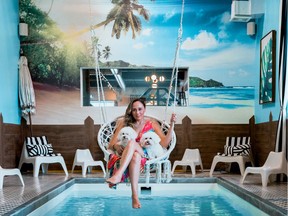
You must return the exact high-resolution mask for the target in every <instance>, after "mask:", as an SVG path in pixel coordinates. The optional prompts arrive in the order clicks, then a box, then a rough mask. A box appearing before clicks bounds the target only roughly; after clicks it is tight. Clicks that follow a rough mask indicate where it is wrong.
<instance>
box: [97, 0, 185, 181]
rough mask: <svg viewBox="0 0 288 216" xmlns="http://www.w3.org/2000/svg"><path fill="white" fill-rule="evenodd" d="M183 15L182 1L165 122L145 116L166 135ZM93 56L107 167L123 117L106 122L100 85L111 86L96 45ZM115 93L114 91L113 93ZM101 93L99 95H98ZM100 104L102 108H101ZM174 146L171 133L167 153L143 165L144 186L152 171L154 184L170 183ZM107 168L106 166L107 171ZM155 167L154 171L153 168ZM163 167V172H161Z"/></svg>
mask: <svg viewBox="0 0 288 216" xmlns="http://www.w3.org/2000/svg"><path fill="white" fill-rule="evenodd" d="M183 14H184V0H183V1H182V10H181V19H180V27H179V30H178V38H177V44H176V52H175V56H174V62H173V71H172V75H171V82H170V87H169V94H168V97H167V102H166V108H165V120H164V121H163V120H162V121H161V120H159V119H157V118H156V117H153V116H146V117H148V118H150V119H151V120H155V121H157V122H158V123H159V125H160V126H161V129H162V132H163V133H164V134H165V135H166V134H167V132H168V130H169V128H170V126H169V124H167V123H166V117H167V107H168V106H169V102H170V101H169V98H170V95H171V90H172V87H173V83H174V85H175V88H174V89H175V95H176V89H177V88H176V87H177V77H178V65H177V62H178V57H179V49H180V42H181V38H182V22H183ZM94 49H95V50H94V54H95V65H96V67H95V72H96V73H95V75H96V82H97V91H98V101H99V104H100V113H101V119H102V122H104V123H103V124H102V125H101V128H100V129H99V131H98V136H97V141H98V145H99V147H100V148H101V150H102V151H103V153H104V160H105V161H106V163H107V164H106V165H108V161H109V155H110V154H111V153H110V152H109V151H108V149H107V148H108V145H109V142H110V140H111V138H112V136H113V134H114V131H115V129H116V125H117V121H118V120H120V119H121V118H123V116H120V117H117V118H116V119H114V120H112V121H107V119H106V116H107V115H106V110H105V96H104V90H103V85H102V80H104V81H105V82H107V83H108V87H109V86H110V87H109V88H111V89H112V90H113V88H112V86H111V85H110V83H109V82H108V81H107V79H105V76H104V75H103V74H102V73H101V71H100V68H99V62H98V56H97V53H98V52H97V45H95V46H94ZM115 92H116V91H115ZM100 93H101V94H100ZM101 104H102V106H101ZM175 105H176V97H174V103H173V107H174V110H173V113H175ZM175 146H176V135H175V132H174V131H172V139H171V141H170V143H169V145H168V148H167V151H166V152H165V153H164V154H163V155H162V156H161V157H158V158H155V159H150V160H147V161H146V163H145V168H144V169H145V170H144V171H145V172H144V173H145V182H146V185H148V184H149V182H150V172H151V171H152V170H153V171H154V170H155V171H156V183H161V182H166V183H168V182H170V181H171V179H172V178H171V162H170V160H169V156H170V154H171V152H172V151H173V149H174V148H175ZM107 167H108V166H106V169H107ZM154 167H156V169H155V168H154ZM162 167H163V170H162Z"/></svg>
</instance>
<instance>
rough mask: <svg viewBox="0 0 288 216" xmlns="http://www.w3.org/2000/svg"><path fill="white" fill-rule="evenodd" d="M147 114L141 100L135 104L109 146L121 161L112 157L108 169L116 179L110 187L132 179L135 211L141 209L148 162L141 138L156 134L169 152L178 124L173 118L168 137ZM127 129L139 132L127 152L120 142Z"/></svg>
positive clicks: (173, 117) (120, 123)
mask: <svg viewBox="0 0 288 216" xmlns="http://www.w3.org/2000/svg"><path fill="white" fill-rule="evenodd" d="M145 111H146V104H145V102H144V100H143V99H141V98H138V99H135V100H133V101H132V102H131V103H130V104H129V106H128V107H127V109H126V113H125V116H124V119H122V120H119V122H117V128H116V130H115V133H114V135H113V137H112V139H111V141H110V143H109V146H108V149H110V150H112V151H113V152H118V154H119V155H121V157H118V156H117V155H116V154H113V153H112V154H111V155H110V157H109V163H108V169H109V171H110V174H112V176H111V177H110V178H108V179H107V180H106V182H107V183H109V186H110V187H113V186H115V185H116V184H118V183H120V182H124V181H125V180H126V179H127V178H128V173H129V178H130V182H131V190H132V207H133V208H141V204H140V201H139V198H138V180H139V176H140V170H141V168H142V169H143V168H144V165H145V162H146V160H147V159H146V158H145V156H144V151H143V149H142V147H141V146H140V144H139V141H140V139H141V136H142V134H143V133H145V132H147V131H151V130H153V131H154V132H155V133H156V134H157V135H158V136H159V137H160V138H161V142H160V144H161V145H162V146H163V147H164V148H167V147H168V145H169V143H170V141H171V139H172V131H173V128H174V123H175V121H176V115H175V114H172V116H171V119H170V123H171V125H170V128H169V130H168V132H167V134H166V135H164V134H163V132H162V130H161V127H160V125H159V123H158V122H156V121H155V120H152V119H150V118H148V117H144V114H145ZM125 126H130V127H133V129H134V130H135V131H136V132H137V134H138V137H137V138H136V141H133V140H131V141H129V142H128V145H127V146H126V147H125V148H124V147H123V146H121V143H120V142H119V141H118V140H117V136H118V133H119V131H120V129H121V128H123V127H125Z"/></svg>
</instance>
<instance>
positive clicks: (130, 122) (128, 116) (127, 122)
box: [124, 98, 146, 127]
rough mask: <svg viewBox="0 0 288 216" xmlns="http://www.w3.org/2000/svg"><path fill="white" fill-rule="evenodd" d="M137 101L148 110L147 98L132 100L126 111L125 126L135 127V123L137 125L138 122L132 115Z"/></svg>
mask: <svg viewBox="0 0 288 216" xmlns="http://www.w3.org/2000/svg"><path fill="white" fill-rule="evenodd" d="M137 101H139V102H140V103H142V104H143V106H144V108H146V103H145V98H136V99H134V100H132V101H131V102H130V103H129V105H128V107H127V109H126V112H125V116H124V122H125V126H130V127H133V123H135V121H136V120H135V119H134V117H133V115H132V107H133V104H134V103H135V102H137Z"/></svg>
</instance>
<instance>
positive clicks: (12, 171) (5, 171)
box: [0, 166, 24, 189]
mask: <svg viewBox="0 0 288 216" xmlns="http://www.w3.org/2000/svg"><path fill="white" fill-rule="evenodd" d="M9 175H18V176H19V178H20V181H21V183H22V185H23V186H24V181H23V178H22V175H21V173H20V170H19V169H17V168H14V169H4V168H2V167H1V166H0V189H2V188H3V182H4V176H9Z"/></svg>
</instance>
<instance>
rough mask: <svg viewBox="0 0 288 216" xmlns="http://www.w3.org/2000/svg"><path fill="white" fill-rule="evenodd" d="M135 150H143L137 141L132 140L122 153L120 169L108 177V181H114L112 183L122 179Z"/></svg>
mask: <svg viewBox="0 0 288 216" xmlns="http://www.w3.org/2000/svg"><path fill="white" fill-rule="evenodd" d="M135 151H137V152H141V151H142V152H143V150H142V148H141V147H140V145H139V144H138V143H135V142H134V141H130V142H129V143H128V144H127V146H126V147H125V149H124V151H123V153H122V156H121V160H120V167H119V169H118V170H117V171H116V173H115V174H114V175H113V176H112V177H111V178H108V179H107V180H106V181H107V182H109V183H112V184H118V183H119V182H120V181H121V178H122V175H123V173H124V172H125V170H126V169H127V167H128V166H129V164H130V162H131V159H132V156H133V154H134V152H135Z"/></svg>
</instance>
